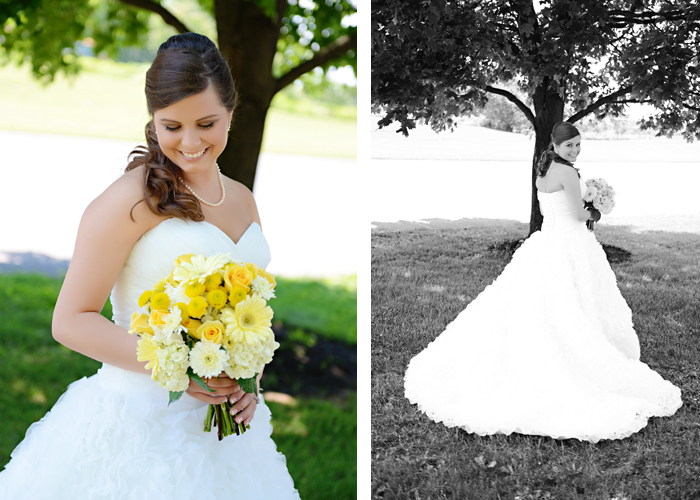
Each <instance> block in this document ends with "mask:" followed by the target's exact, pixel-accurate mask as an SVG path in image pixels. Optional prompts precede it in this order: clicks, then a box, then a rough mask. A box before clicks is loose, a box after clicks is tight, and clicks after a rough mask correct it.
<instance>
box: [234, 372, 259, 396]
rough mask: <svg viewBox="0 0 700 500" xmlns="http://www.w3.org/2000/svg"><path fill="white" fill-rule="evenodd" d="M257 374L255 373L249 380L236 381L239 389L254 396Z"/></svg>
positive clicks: (256, 390) (256, 388) (256, 389)
mask: <svg viewBox="0 0 700 500" xmlns="http://www.w3.org/2000/svg"><path fill="white" fill-rule="evenodd" d="M257 378H258V374H257V373H256V374H255V375H253V376H252V377H250V378H239V379H238V380H237V382H238V385H239V386H240V388H241V389H243V390H244V391H245V392H247V393H249V394H256V393H257V392H258V381H257Z"/></svg>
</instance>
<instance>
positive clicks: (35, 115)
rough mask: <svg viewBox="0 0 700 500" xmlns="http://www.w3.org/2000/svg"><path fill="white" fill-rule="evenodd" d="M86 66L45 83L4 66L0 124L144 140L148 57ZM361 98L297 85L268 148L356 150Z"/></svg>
mask: <svg viewBox="0 0 700 500" xmlns="http://www.w3.org/2000/svg"><path fill="white" fill-rule="evenodd" d="M81 62H82V64H83V66H84V71H83V72H82V73H81V74H80V75H79V76H78V77H77V78H75V79H74V81H69V80H67V79H66V78H63V77H59V78H57V80H56V81H55V82H54V83H52V84H50V85H48V86H46V87H43V86H42V85H40V84H39V83H38V82H37V81H36V80H34V79H33V78H32V77H31V75H30V73H29V69H28V68H27V67H24V68H21V69H19V68H17V67H15V66H11V65H10V66H4V67H0V109H2V110H3V112H2V113H0V129H4V130H15V131H23V132H36V133H47V134H60V135H76V136H85V137H102V138H107V139H120V140H125V141H135V142H141V141H143V140H144V138H143V128H144V126H145V125H146V122H147V121H148V113H147V111H146V98H145V96H144V90H143V86H144V82H145V73H146V70H147V69H148V65H145V64H137V63H117V62H113V61H109V60H98V59H95V58H81ZM356 117H357V110H356V107H355V106H339V105H330V104H321V103H319V102H317V101H314V100H311V99H309V98H304V97H301V96H299V95H298V94H297V93H295V92H293V91H291V90H290V91H289V92H284V91H283V92H281V93H280V94H279V95H278V96H276V97H275V99H274V100H273V102H272V106H271V108H270V111H269V112H268V116H267V121H266V124H265V135H264V137H263V148H262V150H263V151H264V152H268V153H281V154H303V155H315V156H336V157H343V158H355V156H356V149H357V125H356V123H357V119H356Z"/></svg>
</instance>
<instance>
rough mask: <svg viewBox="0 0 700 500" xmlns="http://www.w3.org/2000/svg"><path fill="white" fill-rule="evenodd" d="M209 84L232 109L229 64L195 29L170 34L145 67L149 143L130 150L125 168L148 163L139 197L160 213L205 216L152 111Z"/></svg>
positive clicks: (184, 217) (233, 104) (231, 82)
mask: <svg viewBox="0 0 700 500" xmlns="http://www.w3.org/2000/svg"><path fill="white" fill-rule="evenodd" d="M209 85H213V86H214V89H215V90H216V92H217V94H218V95H219V98H220V99H221V104H222V105H223V106H224V107H225V108H226V109H227V110H228V111H232V110H233V108H234V107H235V106H236V97H237V94H236V89H235V87H234V84H233V78H232V77H231V70H230V69H229V67H228V64H226V61H225V60H224V58H223V57H222V56H221V54H220V53H219V50H218V49H217V48H216V45H214V43H213V42H212V41H211V40H209V39H208V38H207V37H206V36H204V35H199V34H197V33H183V34H180V35H175V36H171V37H170V38H168V40H166V41H165V42H164V43H163V44H162V45H161V46H160V47H159V48H158V54H157V55H156V58H155V59H154V60H153V63H152V64H151V67H150V68H149V70H148V71H147V72H146V104H147V107H148V113H149V114H150V115H151V119H150V120H149V122H148V123H147V124H146V146H137V147H136V148H135V149H134V150H133V151H132V152H131V153H130V154H129V157H133V158H132V159H131V160H130V161H129V164H128V165H127V167H126V170H125V171H126V172H128V171H130V170H132V169H134V168H136V167H140V166H141V165H143V166H144V168H145V173H144V179H143V195H144V196H143V199H142V200H141V201H145V202H146V204H147V205H148V208H149V209H150V210H151V212H153V213H154V214H156V215H163V216H166V217H179V218H181V219H191V220H195V221H201V220H204V215H203V214H202V207H201V205H200V204H199V201H198V200H197V198H195V197H194V196H193V195H192V194H190V192H189V191H187V190H186V188H185V186H184V185H183V183H182V171H181V170H180V167H178V166H177V165H176V164H175V163H173V162H172V161H171V160H170V159H169V158H168V157H167V156H165V154H164V153H163V151H162V150H161V149H160V146H159V144H158V137H157V136H156V129H155V125H154V123H153V113H154V112H156V111H158V110H160V109H163V108H167V107H168V106H170V105H171V104H174V103H176V102H178V101H180V100H182V99H184V98H186V97H190V96H192V95H195V94H199V93H200V92H204V91H205V90H206V89H207V87H209ZM141 201H139V203H140V202H141ZM137 204H138V203H137ZM134 206H136V205H134ZM132 212H133V208H132ZM132 218H133V216H132Z"/></svg>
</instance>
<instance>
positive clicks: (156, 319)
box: [148, 309, 170, 328]
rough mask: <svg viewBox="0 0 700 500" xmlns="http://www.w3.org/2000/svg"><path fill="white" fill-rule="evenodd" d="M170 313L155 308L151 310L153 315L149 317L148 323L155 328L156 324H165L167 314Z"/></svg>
mask: <svg viewBox="0 0 700 500" xmlns="http://www.w3.org/2000/svg"><path fill="white" fill-rule="evenodd" d="M168 314H170V313H169V312H168V311H159V310H158V309H153V310H152V311H151V316H150V318H149V319H148V324H149V325H150V326H151V327H153V328H155V327H156V326H163V325H164V324H165V319H163V318H164V317H165V316H167V315H168Z"/></svg>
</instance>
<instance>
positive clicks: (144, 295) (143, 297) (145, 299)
mask: <svg viewBox="0 0 700 500" xmlns="http://www.w3.org/2000/svg"><path fill="white" fill-rule="evenodd" d="M151 295H153V292H152V291H151V290H146V291H145V292H143V293H142V294H141V296H140V297H139V307H143V306H145V305H146V304H148V301H149V300H150V299H151Z"/></svg>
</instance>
